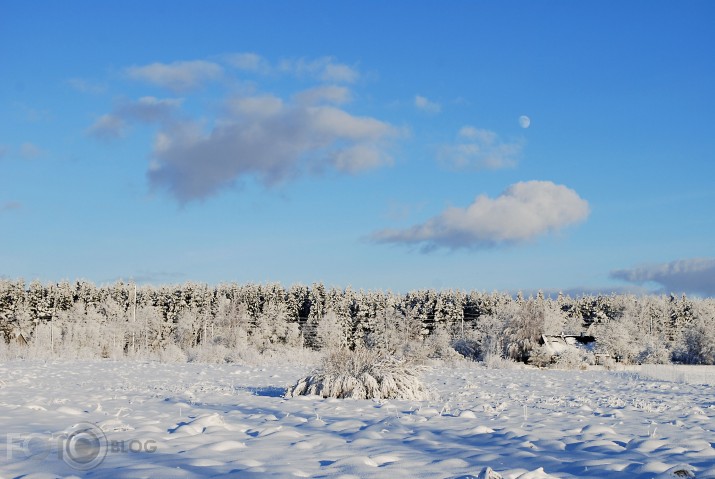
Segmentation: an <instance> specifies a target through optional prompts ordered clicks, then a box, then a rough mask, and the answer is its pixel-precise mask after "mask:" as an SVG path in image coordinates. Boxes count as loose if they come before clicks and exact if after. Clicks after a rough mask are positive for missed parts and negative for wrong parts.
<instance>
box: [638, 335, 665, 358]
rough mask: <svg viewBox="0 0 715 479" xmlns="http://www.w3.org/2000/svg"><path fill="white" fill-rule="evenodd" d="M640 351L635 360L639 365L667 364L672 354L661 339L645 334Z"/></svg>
mask: <svg viewBox="0 0 715 479" xmlns="http://www.w3.org/2000/svg"><path fill="white" fill-rule="evenodd" d="M641 348H642V349H641V351H640V353H638V357H637V358H636V360H637V361H638V363H639V364H669V363H670V357H671V355H672V352H671V350H670V349H668V347H667V346H666V342H665V339H664V338H662V337H656V336H652V335H650V334H646V335H644V336H643V339H642V344H641Z"/></svg>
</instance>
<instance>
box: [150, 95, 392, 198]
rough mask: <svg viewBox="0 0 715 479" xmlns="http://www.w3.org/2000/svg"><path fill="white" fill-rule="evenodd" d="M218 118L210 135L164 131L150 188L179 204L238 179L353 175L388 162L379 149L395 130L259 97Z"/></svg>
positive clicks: (329, 109)
mask: <svg viewBox="0 0 715 479" xmlns="http://www.w3.org/2000/svg"><path fill="white" fill-rule="evenodd" d="M303 93H305V94H306V95H308V96H310V93H306V92H303ZM300 97H301V94H298V95H296V98H300ZM225 111H226V117H224V118H221V119H220V120H219V121H217V122H216V124H215V125H214V127H213V129H212V130H211V131H210V132H205V131H203V130H202V129H201V128H200V127H199V125H198V124H196V123H194V122H188V121H183V122H173V123H171V124H169V125H166V126H165V128H164V129H163V130H162V131H161V132H160V133H159V134H158V135H157V138H156V141H155V148H154V162H153V164H152V167H151V169H150V171H149V179H150V182H151V184H152V185H153V186H154V187H162V188H166V189H168V190H169V191H170V192H171V193H172V194H173V195H174V196H175V197H176V198H177V199H179V200H180V201H182V202H186V201H191V200H194V199H200V198H205V197H207V196H210V195H212V194H214V193H215V192H216V191H218V190H219V189H221V188H224V187H227V186H230V185H231V184H233V183H234V182H235V181H237V180H239V179H241V178H245V177H255V178H257V179H258V180H259V181H261V182H263V183H264V184H266V185H273V184H277V183H280V182H282V181H285V180H287V179H289V178H293V177H295V176H296V175H299V174H301V173H310V172H314V171H320V170H322V169H325V168H332V169H335V170H337V171H341V172H345V173H356V172H359V171H363V170H366V169H370V168H375V167H378V166H382V165H386V164H389V163H390V162H391V159H390V157H389V155H387V153H386V152H385V142H386V141H387V140H389V138H390V137H392V136H394V135H396V134H397V131H396V129H395V128H393V127H392V126H391V125H389V124H387V123H384V122H382V121H379V120H377V119H374V118H369V117H358V116H354V115H351V114H349V113H347V112H346V111H344V110H341V109H339V108H337V107H336V106H333V105H311V104H305V103H301V102H285V101H283V100H282V99H281V98H279V97H276V96H273V95H262V96H251V97H238V98H233V99H231V100H230V101H228V102H226V108H225Z"/></svg>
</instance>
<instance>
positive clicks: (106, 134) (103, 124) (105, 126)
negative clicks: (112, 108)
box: [86, 114, 127, 141]
mask: <svg viewBox="0 0 715 479" xmlns="http://www.w3.org/2000/svg"><path fill="white" fill-rule="evenodd" d="M126 130H127V123H126V122H125V121H124V120H122V119H121V118H120V117H119V116H117V115H113V114H107V115H102V116H100V117H99V118H97V120H96V121H95V122H94V123H92V125H91V126H90V127H89V128H87V131H86V133H87V135H88V136H91V137H93V138H96V139H98V140H103V141H109V140H116V139H118V138H122V137H123V136H124V135H125V132H126Z"/></svg>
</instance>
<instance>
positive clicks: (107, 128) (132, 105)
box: [87, 96, 183, 141]
mask: <svg viewBox="0 0 715 479" xmlns="http://www.w3.org/2000/svg"><path fill="white" fill-rule="evenodd" d="M182 102H183V100H182V99H180V98H164V99H159V98H156V97H153V96H145V97H142V98H139V99H138V100H135V101H128V100H125V101H122V102H121V103H120V104H119V105H117V106H116V107H115V108H114V110H113V111H112V113H109V114H106V115H102V116H100V117H99V118H97V120H96V121H95V122H94V123H93V124H92V125H91V126H90V127H89V128H88V129H87V135H89V136H92V137H94V138H96V139H99V140H105V141H106V140H116V139H118V138H122V137H124V136H125V135H126V132H127V130H128V129H129V123H130V122H137V121H138V122H142V123H161V122H168V121H173V118H174V116H175V115H176V112H177V110H178V108H179V107H180V106H181V104H182Z"/></svg>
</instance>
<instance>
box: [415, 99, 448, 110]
mask: <svg viewBox="0 0 715 479" xmlns="http://www.w3.org/2000/svg"><path fill="white" fill-rule="evenodd" d="M415 108H417V109H418V110H422V111H426V112H428V113H439V112H440V111H442V105H440V104H439V103H437V102H434V101H431V100H428V99H427V98H426V97H423V96H421V95H416V96H415Z"/></svg>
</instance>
